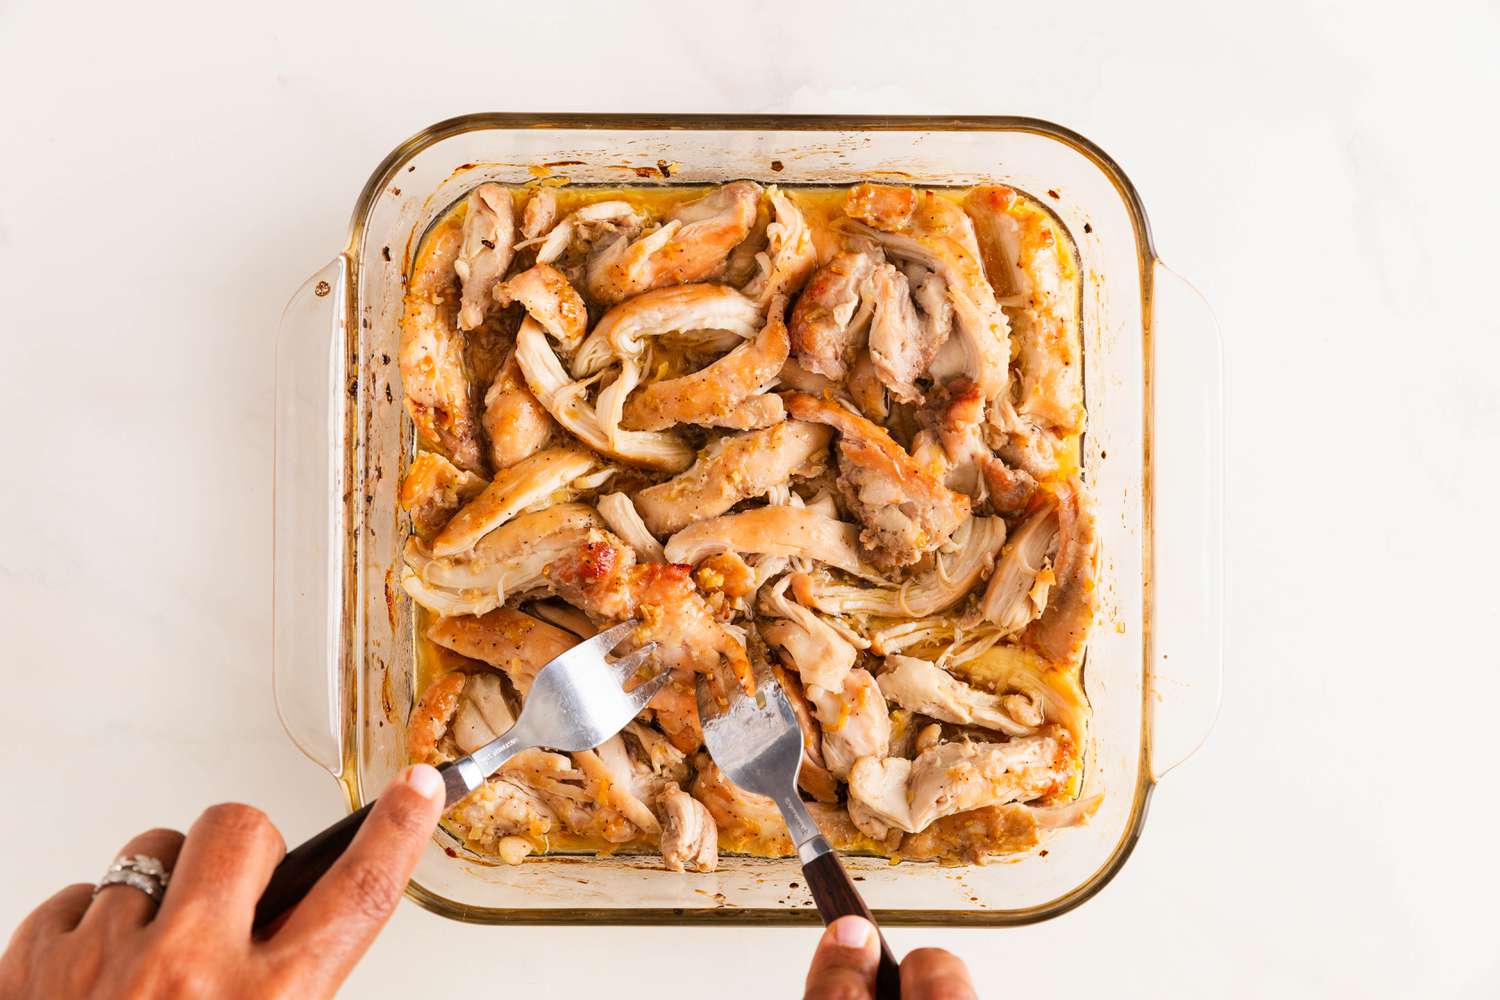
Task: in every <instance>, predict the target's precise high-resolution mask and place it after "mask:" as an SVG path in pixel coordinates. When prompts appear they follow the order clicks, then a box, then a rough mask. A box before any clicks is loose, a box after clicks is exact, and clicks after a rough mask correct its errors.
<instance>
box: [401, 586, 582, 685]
mask: <svg viewBox="0 0 1500 1000" xmlns="http://www.w3.org/2000/svg"><path fill="white" fill-rule="evenodd" d="M427 638H429V639H431V640H432V641H433V642H435V643H437V644H438V645H439V646H442V647H443V648H444V649H451V650H453V651H454V652H455V653H459V654H460V655H462V656H467V657H468V658H469V659H471V660H481V661H483V662H485V663H488V664H489V665H490V666H492V667H495V668H496V669H498V670H501V671H503V672H504V673H505V675H506V676H507V677H509V678H510V682H511V684H513V685H515V688H516V690H517V691H518V692H520V694H521V696H522V697H523V698H524V697H525V696H526V693H527V692H528V691H530V690H531V682H532V680H533V679H534V678H535V677H536V675H537V672H538V671H540V670H541V669H542V668H543V667H545V666H546V665H547V664H548V663H550V662H552V661H553V660H555V659H557V657H559V656H561V655H562V654H563V653H566V652H567V651H568V650H570V649H572V648H573V647H574V646H575V645H576V644H577V643H578V637H577V636H575V635H573V634H572V633H571V632H564V631H563V630H562V629H560V628H557V627H556V626H553V625H549V624H547V623H546V622H544V621H542V620H541V619H539V618H534V617H532V616H531V615H528V614H525V613H524V612H521V611H516V610H514V609H512V608H496V609H494V610H493V611H488V612H486V613H484V614H482V615H455V616H451V617H447V618H439V619H438V620H437V621H435V622H433V623H432V625H431V626H429V627H428V629H427Z"/></svg>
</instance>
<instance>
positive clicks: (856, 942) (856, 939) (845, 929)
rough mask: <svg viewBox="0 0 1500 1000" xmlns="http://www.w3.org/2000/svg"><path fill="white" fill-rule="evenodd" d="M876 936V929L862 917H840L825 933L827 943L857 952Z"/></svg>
mask: <svg viewBox="0 0 1500 1000" xmlns="http://www.w3.org/2000/svg"><path fill="white" fill-rule="evenodd" d="M874 936H875V928H874V927H873V926H872V925H871V924H870V922H869V921H868V920H866V919H865V918H864V917H860V916H847V917H839V918H838V919H837V920H835V921H834V922H833V923H831V924H829V925H828V927H827V929H826V930H824V932H823V938H824V940H825V941H827V942H829V943H831V944H834V945H836V946H838V947H840V948H853V949H855V950H863V949H864V948H865V947H866V946H867V945H868V944H869V943H870V940H871V938H873V937H874Z"/></svg>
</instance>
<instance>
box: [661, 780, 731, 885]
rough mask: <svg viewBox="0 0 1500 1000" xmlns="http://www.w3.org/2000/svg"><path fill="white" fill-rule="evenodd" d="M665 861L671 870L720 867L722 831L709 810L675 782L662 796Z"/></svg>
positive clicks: (662, 832) (662, 850)
mask: <svg viewBox="0 0 1500 1000" xmlns="http://www.w3.org/2000/svg"><path fill="white" fill-rule="evenodd" d="M662 813H663V815H662V826H661V859H662V864H664V865H665V866H666V867H667V870H668V871H674V872H680V871H687V870H689V869H691V870H692V871H695V872H711V871H714V870H715V869H717V868H718V867H719V828H718V825H717V824H715V823H714V818H713V816H711V815H709V812H708V809H707V807H705V806H704V805H703V803H701V802H699V801H698V800H697V799H695V798H693V797H692V796H691V795H689V794H688V793H687V792H684V791H683V790H682V789H681V788H679V787H677V784H676V783H675V782H673V783H672V784H670V785H668V786H667V788H666V790H665V791H664V792H663V793H662Z"/></svg>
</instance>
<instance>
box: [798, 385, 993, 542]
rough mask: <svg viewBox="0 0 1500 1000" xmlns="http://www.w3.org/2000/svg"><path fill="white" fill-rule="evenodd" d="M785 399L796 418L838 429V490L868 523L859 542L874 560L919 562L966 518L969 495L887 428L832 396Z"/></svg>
mask: <svg viewBox="0 0 1500 1000" xmlns="http://www.w3.org/2000/svg"><path fill="white" fill-rule="evenodd" d="M783 398H784V399H785V402H786V407H787V412H788V413H790V414H791V415H792V416H793V417H795V418H796V419H798V420H812V421H816V422H818V423H823V424H827V425H828V426H830V427H832V428H833V429H834V430H836V431H838V433H839V441H838V452H839V479H838V487H839V491H840V492H841V493H842V494H843V496H844V499H845V501H846V502H847V503H848V504H849V507H850V509H851V510H852V511H853V512H854V515H855V516H856V517H858V518H859V520H860V521H861V522H862V523H863V524H864V530H862V531H861V532H860V536H859V538H860V542H861V543H863V544H864V546H865V547H866V548H867V549H868V550H869V552H870V558H871V560H872V561H873V562H875V563H876V565H878V566H881V567H883V568H887V569H889V568H896V567H901V566H909V565H911V564H912V563H914V562H917V561H918V560H919V559H921V558H922V556H923V555H925V554H926V553H928V552H931V551H932V550H934V549H936V548H937V547H938V546H940V545H942V544H943V543H944V542H946V541H947V540H948V538H949V536H950V535H952V534H953V532H954V531H955V530H956V529H957V528H958V526H959V525H960V524H962V523H963V522H964V520H965V519H966V518H968V516H969V498H968V497H966V496H964V495H962V494H960V493H954V492H953V491H952V490H950V489H948V488H947V487H946V486H944V485H943V484H942V483H941V482H940V481H939V480H938V479H937V477H935V476H934V475H933V474H932V473H931V472H929V471H928V470H926V469H923V468H921V467H920V466H918V465H917V463H916V462H915V461H913V459H912V457H911V455H909V454H907V452H906V449H904V448H902V447H901V446H900V445H899V444H897V443H896V442H895V441H894V440H892V438H891V436H890V434H889V433H888V432H887V431H886V430H885V428H883V427H879V426H876V425H875V424H873V423H871V422H870V421H869V420H866V419H865V418H864V417H861V416H859V415H858V414H855V413H852V412H850V411H849V410H847V409H845V408H844V407H842V406H840V405H839V404H838V403H835V402H833V401H831V400H827V399H818V398H815V397H813V396H809V395H807V394H806V393H799V392H792V393H787V394H786V396H785V397H783Z"/></svg>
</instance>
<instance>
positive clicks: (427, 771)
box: [401, 764, 443, 801]
mask: <svg viewBox="0 0 1500 1000" xmlns="http://www.w3.org/2000/svg"><path fill="white" fill-rule="evenodd" d="M401 780H402V781H403V782H405V784H406V785H407V786H408V787H410V788H412V789H413V790H415V791H416V793H417V794H418V795H420V796H422V797H423V798H424V799H432V800H434V801H436V800H438V799H440V798H441V797H442V794H443V776H442V775H441V774H438V770H437V768H435V767H433V766H432V765H431V764H413V765H412V766H411V767H408V768H407V769H406V771H405V772H404V773H403V774H402V776H401Z"/></svg>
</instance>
